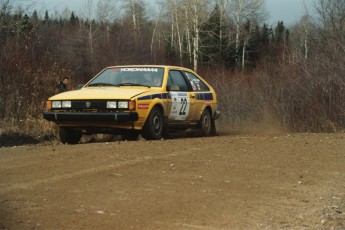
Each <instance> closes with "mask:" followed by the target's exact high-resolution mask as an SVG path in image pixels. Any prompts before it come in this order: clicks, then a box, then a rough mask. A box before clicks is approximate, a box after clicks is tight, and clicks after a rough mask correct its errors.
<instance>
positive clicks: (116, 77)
mask: <svg viewBox="0 0 345 230" xmlns="http://www.w3.org/2000/svg"><path fill="white" fill-rule="evenodd" d="M163 75H164V69H163V68H141V67H123V68H108V69H105V70H104V71H103V72H102V73H100V74H99V75H98V76H97V77H96V78H95V79H93V80H92V81H91V82H89V83H88V84H87V86H88V87H94V86H146V87H161V86H162V82H163Z"/></svg>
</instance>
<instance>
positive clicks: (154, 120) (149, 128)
mask: <svg viewBox="0 0 345 230" xmlns="http://www.w3.org/2000/svg"><path fill="white" fill-rule="evenodd" d="M163 123H164V122H163V113H162V111H161V109H160V108H158V107H157V106H156V107H154V108H153V109H152V110H151V112H150V114H149V116H148V118H147V120H146V123H145V125H144V127H143V132H142V136H143V137H144V138H145V139H146V140H160V139H161V138H162V136H163Z"/></svg>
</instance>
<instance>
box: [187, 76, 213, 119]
mask: <svg viewBox="0 0 345 230" xmlns="http://www.w3.org/2000/svg"><path fill="white" fill-rule="evenodd" d="M183 73H184V74H185V76H186V78H187V81H188V84H189V85H190V86H191V90H192V91H191V92H190V95H191V97H192V98H194V104H193V109H194V112H193V117H190V119H191V120H193V121H199V120H200V116H201V114H202V112H203V111H204V109H205V107H206V106H207V105H208V104H210V103H211V101H212V100H213V95H212V93H211V91H210V89H209V88H208V87H207V86H206V85H205V84H204V82H203V81H202V80H201V79H199V77H198V76H196V75H195V74H194V73H192V72H189V71H183Z"/></svg>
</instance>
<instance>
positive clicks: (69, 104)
mask: <svg viewBox="0 0 345 230" xmlns="http://www.w3.org/2000/svg"><path fill="white" fill-rule="evenodd" d="M71 107H72V102H71V101H62V108H71Z"/></svg>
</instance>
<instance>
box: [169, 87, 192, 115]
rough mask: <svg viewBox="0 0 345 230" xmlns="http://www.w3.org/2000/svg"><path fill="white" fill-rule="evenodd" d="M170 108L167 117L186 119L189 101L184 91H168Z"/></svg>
mask: <svg viewBox="0 0 345 230" xmlns="http://www.w3.org/2000/svg"><path fill="white" fill-rule="evenodd" d="M170 96H171V102H172V105H171V110H170V115H169V119H172V120H186V119H187V117H188V114H189V109H190V101H189V97H188V94H187V93H186V92H170Z"/></svg>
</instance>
